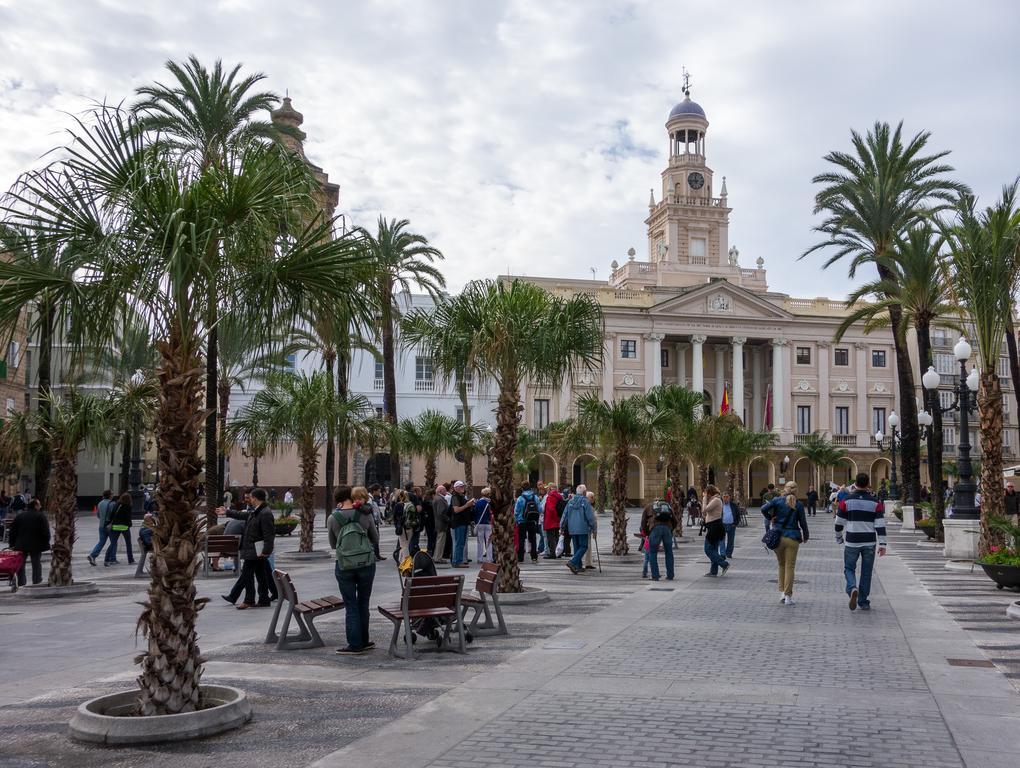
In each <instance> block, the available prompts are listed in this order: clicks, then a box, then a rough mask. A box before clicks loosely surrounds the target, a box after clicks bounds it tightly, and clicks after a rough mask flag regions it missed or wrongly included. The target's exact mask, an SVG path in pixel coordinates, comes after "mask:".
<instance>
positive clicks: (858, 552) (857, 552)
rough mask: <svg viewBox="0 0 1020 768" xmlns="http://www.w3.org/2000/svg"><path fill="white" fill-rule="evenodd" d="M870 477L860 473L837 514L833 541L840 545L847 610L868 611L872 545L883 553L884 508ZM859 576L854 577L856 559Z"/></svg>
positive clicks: (873, 565)
mask: <svg viewBox="0 0 1020 768" xmlns="http://www.w3.org/2000/svg"><path fill="white" fill-rule="evenodd" d="M870 482H871V478H869V477H868V475H867V473H865V472H861V473H859V474H858V475H857V479H856V480H855V481H854V487H853V488H851V490H850V492H849V493H848V494H847V496H846V498H844V499H843V500H842V501H840V502H839V511H838V512H837V513H836V543H837V544H842V545H843V574H844V576H845V577H846V593H847V596H848V597H849V598H850V610H851V611H855V610H857V609H858V608H860V609H861V610H862V611H868V610H871V602H870V600H869V599H868V598H869V596H870V594H871V572H872V570H873V569H874V567H875V547H876V544H877V546H878V555H879V557H881V556H883V555H885V510H884V508H883V507H882V502H881V501H879V500H878V497H877V496H875V494H873V493H872V492H871V491H870V490H869V488H868V485H869V484H870ZM858 560H860V561H861V577H860V581H859V582H858V580H857V561H858Z"/></svg>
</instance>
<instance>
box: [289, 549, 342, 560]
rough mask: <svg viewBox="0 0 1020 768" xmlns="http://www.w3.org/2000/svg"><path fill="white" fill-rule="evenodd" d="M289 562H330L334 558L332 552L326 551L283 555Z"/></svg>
mask: <svg viewBox="0 0 1020 768" xmlns="http://www.w3.org/2000/svg"><path fill="white" fill-rule="evenodd" d="M282 556H283V557H285V558H286V559H287V560H297V561H299V562H301V561H303V560H329V559H330V558H331V557H334V555H333V553H332V552H329V551H325V550H312V551H311V552H288V553H287V554H286V555H282Z"/></svg>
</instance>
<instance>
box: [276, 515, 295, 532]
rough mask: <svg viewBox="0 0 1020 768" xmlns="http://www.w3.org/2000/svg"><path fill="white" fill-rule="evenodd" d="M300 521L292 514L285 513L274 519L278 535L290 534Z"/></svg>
mask: <svg viewBox="0 0 1020 768" xmlns="http://www.w3.org/2000/svg"><path fill="white" fill-rule="evenodd" d="M299 522H300V521H299V520H298V519H297V518H296V517H293V516H291V515H284V516H283V517H278V518H276V519H275V520H274V521H273V525H274V526H275V527H276V535H277V536H290V535H291V533H293V532H294V529H295V528H297V526H298V523H299Z"/></svg>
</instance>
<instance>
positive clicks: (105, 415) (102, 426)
mask: <svg viewBox="0 0 1020 768" xmlns="http://www.w3.org/2000/svg"><path fill="white" fill-rule="evenodd" d="M47 397H49V398H51V402H50V403H49V408H48V409H46V411H45V417H44V416H43V413H44V412H43V411H42V410H40V411H35V412H23V413H18V414H15V415H13V416H12V417H11V418H8V419H7V420H6V421H4V422H3V423H2V424H0V444H8V445H10V444H17V443H21V444H25V442H26V440H28V441H31V440H33V439H34V440H38V442H40V443H43V444H45V445H46V447H47V448H48V450H49V452H50V455H51V456H52V457H53V465H52V473H51V475H50V493H49V495H48V497H47V502H46V510H47V512H48V513H49V514H50V516H51V517H52V518H53V543H52V546H51V548H50V552H51V557H50V575H49V580H48V583H49V585H50V586H51V587H67V586H70V585H71V584H72V583H73V578H72V571H71V562H72V561H71V552H72V549H73V548H74V541H75V533H74V527H75V516H76V511H77V501H78V451H79V449H80V448H81V447H82V446H83V445H85V443H86V442H87V443H89V444H90V445H92V446H93V447H96V448H108V447H110V446H112V445H113V444H114V443H115V442H116V439H117V438H116V434H117V425H118V420H119V410H120V409H121V408H122V407H123V403H122V402H120V401H119V399H118V400H114V399H111V398H108V397H97V396H96V395H92V394H81V393H80V392H77V391H75V390H72V391H71V392H70V393H68V394H67V396H66V397H55V396H53V395H52V394H50V395H47Z"/></svg>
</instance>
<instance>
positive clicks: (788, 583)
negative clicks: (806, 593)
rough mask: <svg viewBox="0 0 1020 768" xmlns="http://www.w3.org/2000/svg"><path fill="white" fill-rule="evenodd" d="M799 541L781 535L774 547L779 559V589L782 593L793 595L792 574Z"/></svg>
mask: <svg viewBox="0 0 1020 768" xmlns="http://www.w3.org/2000/svg"><path fill="white" fill-rule="evenodd" d="M798 551H800V542H799V541H797V540H796V539H791V538H790V537H789V536H783V538H781V539H780V540H779V547H778V548H777V549H776V560H778V561H779V589H780V591H782V593H783V594H784V595H788V596H790V597H793V575H794V571H795V570H796V568H797V552H798Z"/></svg>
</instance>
